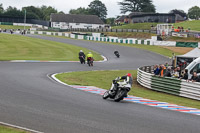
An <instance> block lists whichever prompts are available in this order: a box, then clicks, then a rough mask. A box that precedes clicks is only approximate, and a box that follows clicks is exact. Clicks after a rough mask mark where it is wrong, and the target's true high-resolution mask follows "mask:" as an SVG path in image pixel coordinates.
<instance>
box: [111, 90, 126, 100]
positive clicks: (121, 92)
mask: <svg viewBox="0 0 200 133" xmlns="http://www.w3.org/2000/svg"><path fill="white" fill-rule="evenodd" d="M126 94H127V91H126V90H119V91H118V92H117V94H116V96H115V98H114V101H115V102H119V101H121V100H123V99H124V97H125V96H126Z"/></svg>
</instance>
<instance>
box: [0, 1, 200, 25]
mask: <svg viewBox="0 0 200 133" xmlns="http://www.w3.org/2000/svg"><path fill="white" fill-rule="evenodd" d="M118 5H119V6H120V10H121V13H122V14H126V13H131V12H151V13H155V12H156V8H155V5H154V4H153V1H152V0H123V1H122V2H118ZM175 10H177V9H175ZM25 11H26V15H27V18H33V19H39V20H46V21H49V20H50V15H51V13H60V14H64V12H63V11H60V12H58V11H57V9H55V8H54V7H52V6H45V5H43V6H41V7H34V6H27V7H22V9H21V10H19V9H17V8H16V7H12V6H9V7H8V8H7V9H4V8H3V4H0V15H5V16H10V17H21V18H23V17H24V14H25ZM179 11H180V12H182V13H185V12H184V11H182V10H179ZM170 12H171V11H170ZM69 14H82V15H97V16H98V17H99V18H101V19H102V20H103V21H104V22H106V23H109V24H113V23H114V19H115V18H106V16H107V8H106V5H105V4H104V3H102V2H101V1H100V0H93V1H92V2H91V3H90V4H89V5H88V7H86V8H85V7H79V8H77V9H71V10H70V11H69ZM185 14H186V13H185ZM187 16H188V18H191V19H199V18H200V7H198V6H194V7H191V8H190V9H189V10H188V14H187Z"/></svg>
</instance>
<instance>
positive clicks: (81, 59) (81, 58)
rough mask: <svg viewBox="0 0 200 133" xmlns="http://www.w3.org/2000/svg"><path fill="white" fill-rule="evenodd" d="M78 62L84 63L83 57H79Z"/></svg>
mask: <svg viewBox="0 0 200 133" xmlns="http://www.w3.org/2000/svg"><path fill="white" fill-rule="evenodd" d="M79 60H80V63H81V64H85V58H84V57H83V56H80V57H79Z"/></svg>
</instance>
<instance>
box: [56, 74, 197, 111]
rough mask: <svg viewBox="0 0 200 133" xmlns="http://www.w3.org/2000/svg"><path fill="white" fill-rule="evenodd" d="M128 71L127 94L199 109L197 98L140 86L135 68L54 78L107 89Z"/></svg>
mask: <svg viewBox="0 0 200 133" xmlns="http://www.w3.org/2000/svg"><path fill="white" fill-rule="evenodd" d="M128 72H129V73H132V75H133V79H134V83H133V87H132V89H131V91H130V92H129V95H134V96H138V97H143V98H148V99H152V100H158V101H162V102H168V103H172V104H177V105H182V106H187V107H194V108H198V109H200V103H199V101H197V100H192V99H188V98H183V97H178V96H173V95H169V94H166V93H161V92H157V91H152V90H149V89H146V88H144V87H142V86H140V85H139V84H138V83H137V81H136V77H137V71H136V70H120V71H85V72H72V73H63V74H58V75H56V78H58V79H59V80H61V81H62V82H65V83H67V84H70V85H85V86H96V87H99V88H103V89H109V88H110V85H111V83H112V80H113V79H115V78H116V77H118V76H123V75H125V74H126V73H128ZM97 77H98V78H97Z"/></svg>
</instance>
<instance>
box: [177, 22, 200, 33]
mask: <svg viewBox="0 0 200 133" xmlns="http://www.w3.org/2000/svg"><path fill="white" fill-rule="evenodd" d="M174 27H175V28H177V27H183V28H184V29H188V28H190V30H194V31H200V20H193V21H184V22H180V23H175V24H174Z"/></svg>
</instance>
